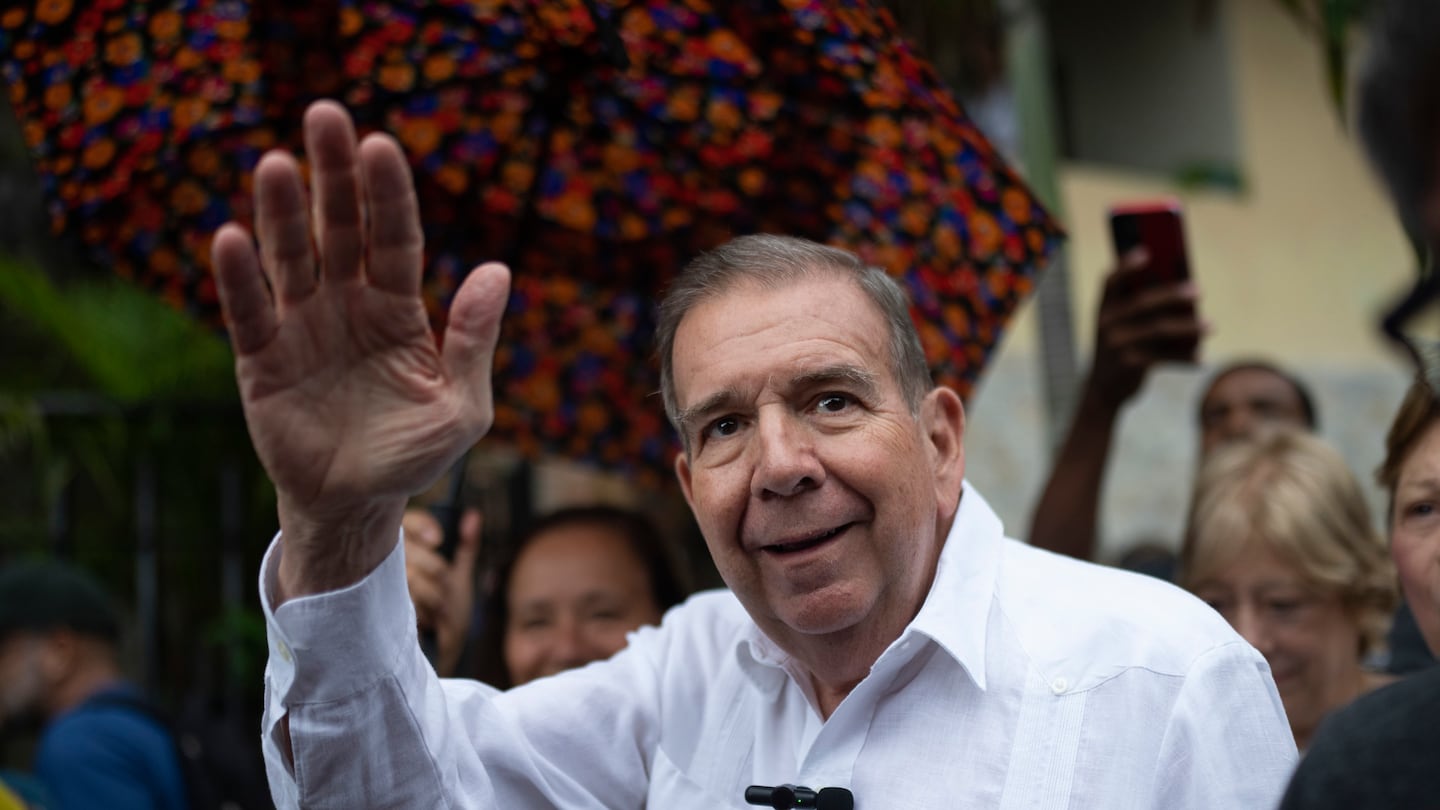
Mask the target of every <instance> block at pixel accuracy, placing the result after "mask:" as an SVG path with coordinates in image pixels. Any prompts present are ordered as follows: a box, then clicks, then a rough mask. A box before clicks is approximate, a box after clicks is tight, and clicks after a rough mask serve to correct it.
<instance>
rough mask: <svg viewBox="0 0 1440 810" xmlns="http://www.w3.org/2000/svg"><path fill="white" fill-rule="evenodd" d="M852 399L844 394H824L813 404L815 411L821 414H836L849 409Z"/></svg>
mask: <svg viewBox="0 0 1440 810" xmlns="http://www.w3.org/2000/svg"><path fill="white" fill-rule="evenodd" d="M853 402H854V400H853V399H851V398H850V397H848V396H846V395H844V394H826V395H825V396H823V397H820V399H819V400H818V401H817V402H816V403H815V409H816V410H818V411H820V412H821V413H838V412H840V411H843V410H845V409H846V408H848V407H850V405H851V404H852V403H853Z"/></svg>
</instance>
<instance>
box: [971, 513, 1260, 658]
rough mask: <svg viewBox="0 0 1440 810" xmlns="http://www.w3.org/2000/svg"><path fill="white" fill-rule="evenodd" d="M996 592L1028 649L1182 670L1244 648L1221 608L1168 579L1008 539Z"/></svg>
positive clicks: (1046, 653) (1239, 651) (1053, 654)
mask: <svg viewBox="0 0 1440 810" xmlns="http://www.w3.org/2000/svg"><path fill="white" fill-rule="evenodd" d="M997 598H999V600H1000V606H1001V609H1002V610H1003V611H1004V612H1005V614H1006V617H1007V619H1008V620H1009V621H1010V622H1011V624H1012V625H1013V626H1014V627H1015V629H1016V632H1017V633H1018V634H1019V635H1020V636H1021V643H1022V644H1023V645H1025V646H1026V648H1027V650H1029V651H1031V654H1032V655H1037V654H1038V655H1042V656H1046V657H1051V656H1053V657H1059V658H1065V659H1068V660H1074V659H1077V658H1084V657H1087V656H1088V657H1091V658H1095V659H1097V660H1095V662H1094V663H1095V664H1096V665H1097V666H1098V667H1101V668H1107V669H1110V670H1112V671H1118V670H1121V669H1125V668H1130V667H1141V668H1145V669H1149V670H1151V671H1153V672H1156V673H1157V674H1163V675H1184V674H1186V673H1187V672H1188V671H1189V670H1190V668H1191V667H1192V666H1193V665H1194V663H1195V661H1196V660H1197V659H1199V658H1200V657H1201V656H1204V655H1206V654H1209V653H1211V652H1214V651H1216V650H1217V649H1220V648H1224V647H1231V646H1233V647H1234V648H1235V649H1236V651H1237V654H1241V655H1244V654H1246V651H1247V650H1248V647H1246V645H1244V643H1243V640H1242V639H1241V638H1240V637H1239V635H1237V634H1236V633H1235V631H1234V630H1233V629H1232V628H1231V627H1230V625H1229V624H1227V623H1226V622H1225V620H1224V618H1223V617H1221V616H1220V614H1219V613H1217V612H1216V611H1215V610H1214V609H1212V608H1211V607H1210V606H1209V605H1206V604H1205V603H1204V602H1202V601H1200V600H1199V599H1197V598H1195V596H1194V595H1192V594H1190V593H1188V592H1186V591H1185V590H1183V589H1181V588H1179V587H1177V586H1175V585H1173V584H1171V583H1169V582H1165V581H1163V580H1160V579H1157V578H1155V577H1151V576H1146V575H1144V574H1136V573H1133V572H1130V571H1123V570H1120V569H1118V568H1110V567H1107V566H1102V565H1097V564H1094V563H1089V562H1082V561H1080V560H1076V559H1073V558H1071V557H1066V556H1063V555H1060V554H1054V553H1051V552H1049V551H1044V550H1042V549H1038V548H1034V547H1032V546H1029V545H1026V544H1024V543H1021V542H1019V541H1015V540H1008V541H1006V546H1005V556H1004V561H1003V563H1002V566H1001V576H1000V580H999V583H998V587H997Z"/></svg>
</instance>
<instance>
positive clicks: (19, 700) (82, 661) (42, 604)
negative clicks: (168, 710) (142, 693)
mask: <svg viewBox="0 0 1440 810" xmlns="http://www.w3.org/2000/svg"><path fill="white" fill-rule="evenodd" d="M119 638H120V622H119V618H118V616H117V614H116V612H115V610H114V608H113V607H112V605H111V604H110V601H109V599H108V598H107V597H106V595H105V593H104V591H103V590H102V589H101V588H100V586H99V585H98V584H96V583H95V582H94V580H92V579H91V578H90V577H88V576H86V575H85V574H83V573H81V572H80V571H78V570H76V569H73V568H70V567H68V566H64V565H60V564H58V563H50V562H45V563H23V564H17V565H12V566H9V567H7V568H5V569H3V570H0V727H3V726H18V727H25V726H27V725H34V726H40V727H42V731H41V734H40V740H39V744H38V746H37V748H36V753H35V767H34V772H35V776H36V778H37V779H39V781H40V782H41V783H42V784H43V785H44V788H45V790H46V791H47V792H48V794H49V796H50V801H51V804H50V805H48V806H49V807H52V808H56V810H94V808H106V810H184V809H185V808H186V807H187V803H186V795H185V777H184V771H183V769H182V766H181V763H180V757H179V751H178V749H177V748H176V746H175V741H174V739H173V738H172V737H171V735H170V732H169V730H168V729H166V728H165V727H163V726H162V725H161V724H160V721H158V720H157V719H155V718H153V717H150V716H148V715H146V714H144V713H142V712H141V711H139V710H137V709H136V708H135V707H134V705H132V704H131V703H129V701H135V700H138V697H139V696H138V693H137V691H136V689H135V687H134V686H133V685H131V684H129V683H128V682H127V681H126V680H125V679H124V677H123V675H122V673H121V670H120V665H119V661H118V643H119Z"/></svg>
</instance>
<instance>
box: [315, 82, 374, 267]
mask: <svg viewBox="0 0 1440 810" xmlns="http://www.w3.org/2000/svg"><path fill="white" fill-rule="evenodd" d="M305 151H306V154H307V155H308V156H309V159H310V186H311V190H312V193H313V201H312V202H313V209H312V210H313V216H314V223H313V227H314V236H315V246H316V247H317V248H318V249H319V253H320V272H321V274H322V275H323V276H324V277H325V278H326V279H329V280H337V281H344V280H352V279H358V278H359V277H360V270H361V262H362V261H363V259H364V255H365V248H364V233H363V227H364V219H363V213H362V211H361V208H360V196H361V192H360V184H361V179H360V171H359V167H358V165H357V158H356V147H355V125H354V123H353V122H352V121H351V120H350V114H349V113H347V112H346V111H345V108H344V107H341V106H340V105H339V104H336V103H335V102H333V101H317V102H315V103H314V104H311V105H310V108H309V109H308V110H306V111H305Z"/></svg>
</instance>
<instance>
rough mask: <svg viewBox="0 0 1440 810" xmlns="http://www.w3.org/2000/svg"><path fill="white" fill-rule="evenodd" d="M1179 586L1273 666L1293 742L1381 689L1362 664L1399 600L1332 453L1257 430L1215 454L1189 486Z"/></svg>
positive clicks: (1351, 479)
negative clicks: (1331, 714)
mask: <svg viewBox="0 0 1440 810" xmlns="http://www.w3.org/2000/svg"><path fill="white" fill-rule="evenodd" d="M1180 565H1181V572H1180V577H1181V584H1182V585H1184V586H1185V587H1186V588H1188V589H1189V590H1190V591H1192V592H1193V593H1195V594H1196V595H1197V596H1199V597H1200V598H1201V599H1204V600H1205V601H1206V602H1208V603H1209V604H1210V605H1211V606H1213V607H1214V608H1215V609H1216V610H1218V611H1219V612H1220V613H1221V615H1223V616H1224V617H1225V618H1226V620H1227V621H1229V622H1230V624H1231V625H1232V626H1233V627H1234V628H1235V629H1236V631H1238V632H1239V633H1240V635H1242V636H1244V637H1245V639H1246V640H1247V641H1249V642H1250V643H1251V644H1252V645H1253V646H1254V647H1255V648H1256V649H1257V650H1259V651H1260V652H1261V654H1263V655H1264V656H1265V659H1266V660H1267V661H1269V663H1270V669H1271V671H1272V673H1273V674H1274V677H1275V684H1276V686H1277V687H1278V688H1279V691H1280V698H1281V700H1282V701H1283V702H1284V704H1285V713H1286V715H1287V716H1288V717H1289V719H1290V729H1291V731H1292V732H1293V733H1294V734H1295V742H1296V745H1298V746H1299V747H1300V749H1301V750H1304V749H1305V748H1306V747H1307V746H1308V745H1309V742H1310V735H1311V734H1313V733H1314V731H1315V728H1316V727H1317V726H1318V725H1319V723H1320V721H1321V720H1322V719H1323V718H1324V717H1325V715H1326V714H1328V713H1329V712H1330V711H1332V710H1333V709H1336V708H1338V707H1340V706H1343V705H1345V704H1346V703H1349V702H1350V701H1351V700H1354V699H1355V698H1356V697H1358V696H1359V695H1361V694H1364V693H1365V692H1368V691H1370V690H1371V689H1374V688H1375V687H1377V686H1379V685H1381V684H1383V683H1385V682H1387V681H1388V680H1389V679H1390V678H1389V676H1386V675H1384V674H1382V673H1375V672H1370V671H1367V670H1366V669H1365V668H1364V666H1363V661H1364V660H1365V658H1366V657H1367V656H1368V655H1370V654H1371V653H1372V652H1375V651H1376V650H1377V649H1378V648H1379V647H1380V645H1381V644H1382V643H1383V641H1384V638H1385V632H1386V630H1387V629H1388V628H1389V623H1390V618H1391V615H1392V613H1393V611H1394V608H1395V604H1396V599H1397V594H1396V587H1395V571H1394V567H1393V565H1392V564H1391V562H1390V557H1389V555H1388V553H1387V551H1386V547H1385V541H1384V540H1383V539H1382V538H1381V536H1380V534H1379V533H1378V532H1377V531H1376V529H1375V526H1374V524H1373V523H1372V521H1371V515H1370V510H1369V507H1368V506H1367V505H1366V503H1365V498H1364V495H1363V494H1362V493H1361V490H1360V485H1359V483H1358V482H1357V481H1356V479H1355V476H1354V474H1353V473H1351V471H1350V469H1349V467H1348V466H1347V465H1346V464H1345V461H1344V459H1342V458H1341V457H1340V455H1339V453H1337V452H1335V451H1334V450H1333V449H1331V448H1330V447H1329V446H1328V445H1326V444H1325V443H1324V442H1323V441H1321V440H1320V439H1317V438H1315V437H1314V436H1311V435H1308V434H1304V433H1300V432H1296V431H1290V430H1276V431H1270V432H1266V433H1264V434H1261V435H1260V436H1257V437H1254V438H1252V439H1249V440H1246V441H1241V442H1236V443H1234V444H1231V445H1228V446H1225V447H1222V448H1220V449H1217V450H1216V451H1215V452H1214V453H1212V454H1211V455H1210V456H1209V457H1208V458H1207V459H1206V461H1205V464H1204V465H1203V466H1202V468H1201V470H1200V475H1199V478H1198V479H1197V481H1196V486H1195V493H1194V498H1193V501H1192V503H1191V507H1190V516H1189V524H1188V526H1187V529H1186V533H1185V543H1184V546H1183V548H1182V550H1181V559H1180Z"/></svg>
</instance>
